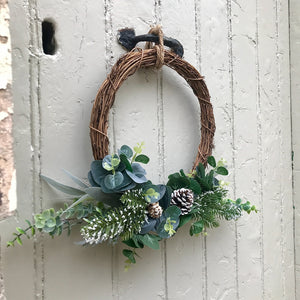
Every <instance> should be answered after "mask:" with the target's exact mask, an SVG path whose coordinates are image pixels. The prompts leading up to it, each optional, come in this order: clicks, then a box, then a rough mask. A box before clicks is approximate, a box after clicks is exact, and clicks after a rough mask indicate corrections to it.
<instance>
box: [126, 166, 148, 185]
mask: <svg viewBox="0 0 300 300" xmlns="http://www.w3.org/2000/svg"><path fill="white" fill-rule="evenodd" d="M131 166H132V172H130V171H128V170H125V171H126V173H127V174H128V176H129V177H130V178H131V179H132V180H133V181H134V182H136V183H145V182H147V178H146V177H145V175H146V171H145V169H144V168H143V167H142V166H141V165H140V164H138V163H133V164H132V165H131Z"/></svg>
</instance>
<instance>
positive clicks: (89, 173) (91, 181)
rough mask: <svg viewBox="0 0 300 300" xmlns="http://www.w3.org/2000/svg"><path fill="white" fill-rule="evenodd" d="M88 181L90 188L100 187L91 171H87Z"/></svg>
mask: <svg viewBox="0 0 300 300" xmlns="http://www.w3.org/2000/svg"><path fill="white" fill-rule="evenodd" d="M88 180H89V182H90V184H91V186H100V185H99V184H98V183H97V182H96V181H95V180H94V177H93V175H92V171H89V172H88Z"/></svg>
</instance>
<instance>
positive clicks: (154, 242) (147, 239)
mask: <svg viewBox="0 0 300 300" xmlns="http://www.w3.org/2000/svg"><path fill="white" fill-rule="evenodd" d="M137 237H138V239H139V240H140V241H141V242H142V243H143V244H144V245H145V246H147V247H149V248H151V249H154V250H157V249H159V243H158V239H157V238H156V237H155V235H153V234H148V233H147V234H145V235H138V236H137Z"/></svg>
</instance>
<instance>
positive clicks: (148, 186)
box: [7, 27, 257, 268]
mask: <svg viewBox="0 0 300 300" xmlns="http://www.w3.org/2000/svg"><path fill="white" fill-rule="evenodd" d="M150 33H153V34H156V35H158V37H159V38H158V40H159V43H158V44H156V45H154V46H152V47H151V44H147V48H148V49H145V50H142V49H134V50H132V51H130V52H129V53H127V54H125V55H124V56H122V57H121V58H120V59H119V60H118V61H117V63H116V64H115V65H114V66H113V68H112V70H111V73H110V74H109V75H108V76H107V78H106V80H105V81H104V83H103V84H102V86H101V87H100V89H99V91H98V93H97V95H96V99H95V102H94V105H93V109H92V113H91V120H90V137H91V144H92V150H93V155H94V158H95V160H94V161H93V162H92V163H91V170H90V172H89V173H88V181H89V183H87V182H86V181H85V180H82V179H80V178H78V177H76V176H74V175H72V174H71V173H69V172H67V171H66V173H67V175H68V176H69V177H70V178H71V179H72V180H73V181H74V183H75V184H76V185H77V187H76V188H75V187H72V186H67V185H64V184H62V183H59V182H57V181H55V180H53V179H51V178H48V177H46V176H43V175H41V177H42V179H44V180H45V181H46V182H47V183H48V184H50V185H52V186H53V187H55V188H56V189H58V190H60V191H61V192H63V193H66V194H68V195H70V196H71V197H72V198H71V199H72V200H73V201H72V202H71V203H65V205H64V208H61V209H60V210H58V211H55V210H54V209H53V208H49V209H45V210H44V211H42V212H40V213H38V214H35V215H34V220H33V222H30V221H29V220H26V222H27V224H28V226H27V227H26V228H24V229H23V228H21V227H17V228H16V232H15V233H13V235H14V238H13V239H12V240H11V241H9V242H8V243H7V245H8V246H14V244H15V242H17V243H18V244H20V245H22V243H23V241H22V238H23V236H26V237H28V238H30V235H31V236H34V235H35V233H36V231H39V232H45V233H48V234H49V235H50V236H52V237H54V236H55V235H61V234H62V232H63V230H67V231H68V233H70V232H71V229H72V228H73V226H74V225H79V226H80V231H81V234H82V237H83V239H84V241H82V244H99V243H102V242H105V241H109V242H112V243H116V242H118V241H120V240H121V241H122V242H123V243H124V244H125V245H127V246H128V247H131V249H124V250H123V254H124V256H126V258H127V260H126V266H125V267H126V268H128V267H129V265H130V264H132V263H135V262H136V256H137V253H136V249H139V248H144V246H147V247H150V248H152V249H159V241H161V240H163V239H168V238H170V237H172V236H174V234H175V233H176V232H177V231H178V230H179V229H180V227H182V226H184V225H185V224H187V223H190V235H191V236H193V235H196V236H197V235H199V234H200V233H204V234H206V228H213V227H217V226H219V222H218V220H220V219H225V220H236V219H238V218H239V217H241V215H242V212H243V211H246V212H247V213H250V212H251V211H257V210H256V207H255V206H254V205H252V206H251V204H250V202H249V201H247V202H244V203H242V200H241V199H237V200H231V199H229V198H228V197H227V193H228V190H227V189H226V185H227V183H225V182H224V181H223V180H219V179H217V176H218V175H222V176H226V175H228V171H227V169H226V167H225V165H224V161H222V160H221V161H219V162H218V163H217V162H216V160H215V158H214V157H213V156H211V152H212V148H213V137H214V132H215V120H214V114H213V108H212V104H211V102H210V95H209V92H208V89H207V86H206V84H205V82H204V80H203V77H202V76H201V75H200V74H199V72H198V71H197V70H196V69H195V68H194V67H193V66H192V65H190V64H189V63H188V62H186V61H185V60H183V59H182V58H181V57H179V56H178V55H177V54H176V53H173V52H172V51H169V50H165V49H164V47H163V36H162V31H161V29H160V27H155V28H153V29H151V30H150ZM168 41H170V39H169V40H168ZM163 65H165V66H168V67H170V68H172V69H173V70H175V71H176V72H177V73H178V74H179V75H180V76H182V77H183V78H184V79H185V80H186V81H187V83H188V84H189V85H190V87H191V88H192V90H193V92H194V94H195V96H196V97H197V98H198V101H199V104H200V109H201V118H200V119H201V140H200V144H199V147H198V154H197V157H196V159H195V162H194V165H193V168H192V170H191V172H190V173H187V174H186V173H185V172H184V171H183V170H180V171H179V172H178V173H174V174H171V175H169V176H168V182H167V183H166V184H153V183H152V182H151V181H150V180H148V179H147V178H146V176H145V175H146V171H145V169H144V168H143V167H142V166H141V164H147V163H148V162H149V160H150V159H149V157H148V156H146V155H144V154H141V153H142V148H143V143H140V144H137V146H135V147H133V149H131V148H130V147H129V146H127V145H123V146H122V147H121V148H120V149H119V150H118V153H117V154H111V155H109V154H108V145H109V139H108V136H107V129H108V122H109V120H108V118H109V110H110V109H111V107H112V105H113V103H114V100H115V95H116V92H117V91H118V89H119V87H120V86H121V85H122V83H123V82H124V81H125V80H126V79H127V78H128V77H129V76H131V75H133V74H134V73H135V72H136V71H137V70H138V69H140V68H150V67H156V68H161V67H162V66H163ZM30 233H31V234H30Z"/></svg>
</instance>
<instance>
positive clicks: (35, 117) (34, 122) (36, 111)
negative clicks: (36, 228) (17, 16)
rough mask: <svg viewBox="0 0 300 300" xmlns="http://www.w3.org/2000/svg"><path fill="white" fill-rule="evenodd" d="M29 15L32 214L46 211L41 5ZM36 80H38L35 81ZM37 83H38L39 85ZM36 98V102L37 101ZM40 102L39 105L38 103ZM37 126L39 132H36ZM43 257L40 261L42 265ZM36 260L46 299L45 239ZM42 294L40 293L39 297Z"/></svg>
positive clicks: (36, 281)
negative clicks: (41, 85)
mask: <svg viewBox="0 0 300 300" xmlns="http://www.w3.org/2000/svg"><path fill="white" fill-rule="evenodd" d="M28 15H29V17H30V22H29V30H30V33H29V34H30V44H29V61H28V63H29V69H30V78H29V86H30V88H29V89H30V90H29V98H30V101H29V102H30V126H31V146H32V149H33V150H32V151H33V156H32V195H33V197H32V198H33V200H32V210H33V212H36V211H37V208H38V207H37V203H38V204H39V210H40V209H41V208H42V207H43V203H42V197H41V182H40V173H41V107H40V105H41V103H40V101H41V98H40V87H39V84H40V62H39V57H40V56H39V54H38V50H39V49H38V46H39V40H40V39H39V34H38V26H39V21H38V11H37V2H36V0H32V1H30V0H29V2H28ZM35 76H36V78H35ZM35 80H37V82H35ZM35 94H36V99H35ZM35 100H36V103H35ZM36 126H37V128H36ZM39 254H40V261H39ZM33 256H34V257H33V259H34V262H33V264H34V271H35V278H34V291H35V295H34V296H35V298H40V297H41V298H42V299H44V297H45V291H44V286H45V262H44V242H43V236H42V239H40V241H37V240H36V239H35V240H34V246H33ZM39 265H40V267H41V270H40V272H41V274H40V276H41V277H40V282H39V274H38V273H39ZM39 290H40V293H39Z"/></svg>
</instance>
